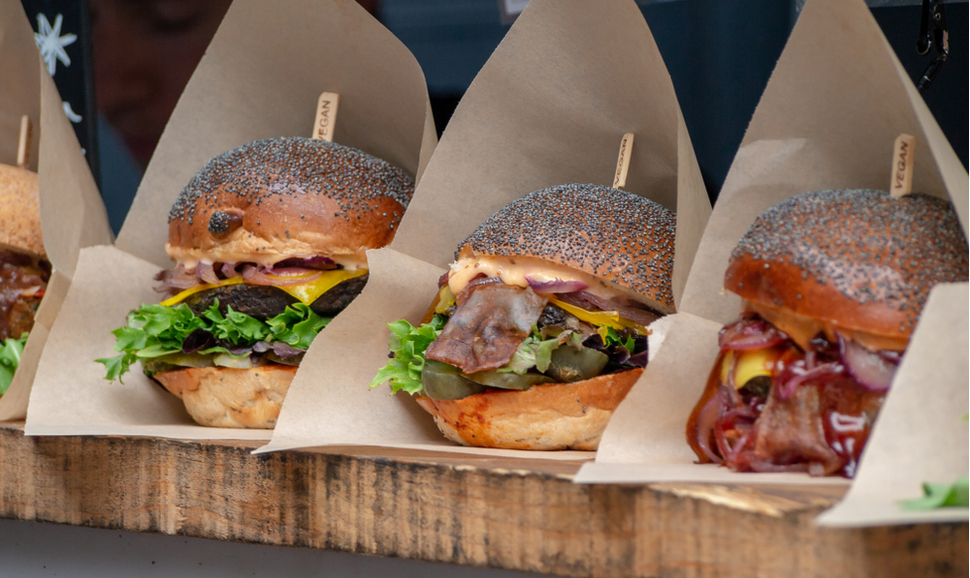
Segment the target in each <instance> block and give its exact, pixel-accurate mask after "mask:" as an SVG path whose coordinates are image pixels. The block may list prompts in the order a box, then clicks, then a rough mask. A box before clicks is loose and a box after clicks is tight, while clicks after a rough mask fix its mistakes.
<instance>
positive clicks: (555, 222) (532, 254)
mask: <svg viewBox="0 0 970 578" xmlns="http://www.w3.org/2000/svg"><path fill="white" fill-rule="evenodd" d="M674 229H675V216H674V214H673V213H671V212H670V211H669V210H667V209H665V208H664V207H662V206H661V205H659V204H657V203H655V202H653V201H650V200H648V199H645V198H643V197H640V196H638V195H635V194H632V193H627V192H624V191H620V190H616V189H611V188H609V187H603V186H596V185H563V186H557V187H553V188H549V189H544V190H540V191H536V192H533V193H530V194H528V195H525V196H524V197H522V198H520V199H518V200H516V201H514V202H512V203H511V204H509V205H507V206H506V207H504V208H503V209H501V210H500V211H498V212H497V213H496V214H494V215H493V216H492V217H490V218H489V219H488V220H487V221H485V222H484V223H483V224H482V225H481V226H480V227H479V228H478V229H477V230H475V232H473V233H472V234H471V235H470V236H469V237H468V238H467V239H465V241H464V242H462V243H461V245H460V246H459V247H458V250H457V252H456V253H455V262H454V263H453V264H452V265H451V268H450V270H449V271H448V273H446V274H445V275H444V276H443V277H442V278H441V280H440V282H439V286H440V287H439V291H438V294H437V296H436V297H435V299H434V300H433V303H432V305H431V308H430V310H429V312H428V315H427V316H426V318H425V320H424V322H423V323H422V324H421V325H419V326H418V327H413V326H412V325H411V324H410V323H408V322H407V321H405V320H401V321H397V322H394V323H390V324H389V327H390V329H391V337H390V349H391V359H390V361H389V363H388V364H387V366H385V367H384V368H382V369H381V370H380V371H379V372H378V374H377V375H376V377H375V378H374V380H373V381H372V383H371V387H372V388H374V387H377V386H379V385H381V384H383V383H384V382H388V383H389V384H390V386H391V389H392V391H393V392H397V391H406V392H408V393H410V394H411V395H413V396H414V397H415V399H416V400H417V402H418V404H419V405H420V406H421V407H422V408H424V410H425V411H427V412H428V413H430V414H431V415H432V416H433V417H434V420H435V423H436V424H437V425H438V428H439V429H440V430H441V432H442V433H443V434H444V436H445V437H446V438H448V439H450V440H452V441H454V442H456V443H459V444H464V445H473V446H483V447H497V448H512V449H534V450H557V449H584V450H591V449H595V448H596V447H597V446H598V444H599V439H600V436H601V435H602V433H603V430H604V429H605V427H606V424H607V423H608V422H609V419H610V417H611V416H612V414H613V411H614V410H615V409H616V407H617V406H618V405H619V404H620V402H621V401H622V400H623V398H624V397H625V396H626V394H627V392H628V391H629V390H630V388H631V387H632V386H633V384H634V383H635V382H636V380H637V378H639V377H640V374H641V373H642V372H643V367H644V366H645V365H646V363H647V356H648V351H647V350H648V339H647V336H648V334H649V332H650V330H649V328H648V326H649V325H650V324H651V323H652V322H653V321H654V320H655V319H657V318H658V317H660V316H662V315H664V314H666V313H669V312H671V311H673V306H674V305H673V294H672V292H671V285H670V274H671V271H672V269H673V257H674Z"/></svg>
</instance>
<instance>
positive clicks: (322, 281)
mask: <svg viewBox="0 0 970 578" xmlns="http://www.w3.org/2000/svg"><path fill="white" fill-rule="evenodd" d="M320 273H321V275H320V277H319V278H318V279H316V280H314V281H310V282H309V283H301V284H299V285H287V286H285V287H280V286H276V285H274V287H276V288H277V289H280V290H282V291H286V292H287V293H289V294H290V295H292V296H293V297H295V298H297V299H299V300H300V302H301V303H303V304H304V305H310V304H312V303H313V302H314V301H316V300H317V299H318V298H319V297H320V296H321V295H323V294H324V293H326V292H327V291H329V290H331V289H333V288H334V287H336V286H337V285H338V284H339V283H342V282H344V281H346V280H347V279H353V278H354V277H360V276H362V275H366V274H367V269H354V270H351V269H331V270H329V271H320ZM314 275H316V271H314V272H313V273H308V274H307V275H305V276H306V277H312V276H314ZM267 277H269V278H271V279H272V278H273V277H274V276H273V275H267ZM279 278H280V279H284V277H279ZM285 278H286V279H292V277H285ZM243 282H244V281H243V278H242V277H232V278H230V279H226V280H224V281H220V282H219V283H208V284H205V285H196V286H195V287H192V288H190V289H186V290H185V291H182V292H181V293H179V294H178V295H175V296H174V297H169V298H168V299H166V300H165V301H162V303H161V304H162V305H165V306H166V307H171V306H172V305H178V304H179V303H181V302H182V301H185V299H187V298H188V297H190V296H191V295H194V294H196V293H198V292H200V291H207V290H209V289H214V288H216V287H225V286H227V285H237V284H239V283H243Z"/></svg>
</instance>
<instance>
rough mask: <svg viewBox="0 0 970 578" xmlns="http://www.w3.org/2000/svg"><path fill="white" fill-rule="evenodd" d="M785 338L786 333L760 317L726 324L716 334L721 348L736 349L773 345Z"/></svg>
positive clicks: (744, 349) (761, 347)
mask: <svg viewBox="0 0 970 578" xmlns="http://www.w3.org/2000/svg"><path fill="white" fill-rule="evenodd" d="M786 339H788V336H787V335H785V334H784V333H782V332H781V331H779V330H778V329H777V328H776V327H775V326H774V325H772V324H770V323H768V322H767V321H765V320H764V319H761V318H760V317H748V318H745V319H742V320H740V321H738V322H737V323H733V324H731V325H728V326H726V327H724V328H723V329H721V331H720V333H718V336H717V340H718V344H719V345H720V346H721V349H734V350H738V351H749V350H752V349H763V348H768V347H773V346H775V345H778V344H779V343H781V342H782V341H784V340H786Z"/></svg>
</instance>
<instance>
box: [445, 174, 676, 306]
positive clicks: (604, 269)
mask: <svg viewBox="0 0 970 578" xmlns="http://www.w3.org/2000/svg"><path fill="white" fill-rule="evenodd" d="M675 229H676V216H675V215H674V213H672V212H671V211H669V210H668V209H666V208H665V207H663V206H662V205H660V204H659V203H655V202H653V201H651V200H649V199H646V198H644V197H641V196H639V195H635V194H633V193H628V192H625V191H621V190H617V189H613V188H610V187H604V186H599V185H575V184H571V185H560V186H556V187H552V188H548V189H542V190H540V191H535V192H532V193H529V194H527V195H525V196H523V197H521V198H519V199H517V200H515V201H513V202H512V203H509V204H508V205H506V206H505V207H504V208H502V209H501V210H499V211H498V212H497V213H495V214H494V215H492V216H491V217H489V219H488V220H486V221H485V222H484V223H482V225H481V226H480V227H478V229H476V230H475V232H473V233H472V234H471V235H469V237H468V238H467V239H465V240H464V241H463V242H462V244H461V245H460V246H459V247H458V251H457V253H456V254H455V259H456V260H461V259H467V258H481V257H532V258H536V259H541V260H544V261H549V262H552V263H557V264H560V265H565V266H567V267H572V268H574V269H578V270H580V271H583V272H585V273H588V274H590V275H593V276H595V277H599V278H602V279H604V280H606V281H610V282H612V283H615V284H616V285H618V286H620V287H622V288H625V289H627V290H629V292H632V293H634V294H636V296H637V297H638V299H639V300H640V301H642V302H644V303H646V304H647V305H649V306H651V307H652V308H654V309H656V310H658V311H660V312H664V313H666V312H670V311H672V310H673V308H674V296H673V292H672V290H671V285H670V274H671V272H672V271H673V268H674V232H675Z"/></svg>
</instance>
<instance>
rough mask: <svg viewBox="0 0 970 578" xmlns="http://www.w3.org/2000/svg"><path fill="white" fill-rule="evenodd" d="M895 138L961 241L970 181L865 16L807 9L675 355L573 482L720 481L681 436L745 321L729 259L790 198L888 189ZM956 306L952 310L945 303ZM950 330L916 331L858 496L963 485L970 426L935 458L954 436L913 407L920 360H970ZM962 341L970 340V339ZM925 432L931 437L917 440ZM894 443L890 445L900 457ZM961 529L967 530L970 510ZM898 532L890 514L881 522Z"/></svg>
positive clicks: (620, 414) (702, 271) (730, 187)
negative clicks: (945, 469) (896, 473)
mask: <svg viewBox="0 0 970 578" xmlns="http://www.w3.org/2000/svg"><path fill="white" fill-rule="evenodd" d="M836 23H837V25H835V24H836ZM847 54H851V55H852V56H851V58H847V57H846V55H847ZM900 133H907V134H911V135H913V136H915V137H916V149H915V150H916V153H915V155H916V156H915V159H916V160H915V162H916V166H915V175H914V178H913V190H915V191H922V192H926V193H929V194H932V195H936V196H938V197H942V198H947V197H948V196H949V197H950V199H951V200H952V201H953V202H954V204H955V206H956V210H957V213H958V215H959V217H960V221H961V224H962V225H963V226H964V231H966V215H967V195H966V191H967V189H968V178H967V172H966V171H965V170H964V169H963V166H962V165H961V164H960V161H959V160H958V158H957V156H956V154H955V153H954V151H953V149H952V147H950V145H949V143H948V142H947V141H946V139H945V138H944V137H943V134H942V132H941V131H940V128H939V126H937V124H936V122H935V120H933V117H932V115H931V114H930V113H929V111H928V110H927V108H926V105H925V104H924V102H923V100H922V98H921V97H920V96H919V95H918V94H917V92H916V90H915V88H914V87H913V84H912V82H911V81H910V79H909V78H908V77H907V76H906V73H905V71H904V70H903V68H902V67H901V66H900V64H899V61H898V60H897V59H896V56H895V54H894V52H893V50H892V48H891V47H890V46H889V44H888V43H887V42H886V40H885V38H884V36H883V35H882V32H881V30H880V29H879V26H878V25H877V23H876V22H875V20H874V19H873V18H872V15H871V14H870V12H869V9H868V8H867V7H866V5H865V3H864V2H862V0H810V1H809V2H808V3H807V4H806V6H805V9H804V10H803V12H802V14H801V16H800V17H799V20H798V22H797V24H796V26H795V29H794V30H793V31H792V35H791V37H790V39H789V41H788V45H787V46H786V48H785V50H784V52H783V53H782V55H781V58H780V59H779V61H778V65H777V67H776V69H775V71H774V74H773V75H772V77H771V80H770V81H769V83H768V86H767V88H766V90H765V93H764V95H763V96H762V99H761V102H760V103H759V105H758V108H757V110H756V112H755V116H754V118H753V119H752V121H751V125H750V126H749V128H748V132H747V134H746V135H745V137H744V140H743V142H742V143H741V148H740V150H739V151H738V153H737V156H736V157H735V160H734V162H733V164H732V166H731V169H730V171H729V173H728V177H727V180H726V181H725V183H724V188H723V190H722V191H721V194H720V197H719V199H718V202H717V205H716V206H715V208H714V212H713V214H712V216H711V220H710V223H709V224H708V227H707V230H706V231H705V232H704V237H703V239H702V240H701V245H700V249H699V250H698V253H697V257H696V259H695V262H694V267H693V268H692V269H691V272H690V276H689V278H688V282H687V287H686V289H685V291H684V297H683V300H682V302H681V308H680V313H678V314H677V315H675V316H674V319H673V320H672V327H671V329H670V333H669V336H668V343H666V344H665V345H664V347H663V348H662V349H661V350H660V352H658V353H657V357H656V360H655V361H654V362H651V364H650V365H649V366H648V368H647V371H646V372H645V373H644V376H643V378H642V379H641V382H640V383H639V384H638V386H637V388H635V389H634V390H633V391H631V393H630V395H629V396H628V398H627V400H626V402H625V403H624V404H623V405H622V406H620V408H619V410H618V411H617V412H616V415H614V417H613V420H612V421H611V422H610V425H609V427H608V428H607V431H606V433H605V434H604V437H603V442H602V443H601V444H600V450H599V453H598V454H597V458H596V459H597V462H596V464H588V465H586V466H584V467H583V469H582V470H581V471H580V473H579V475H578V476H577V480H579V481H582V482H605V481H614V482H620V481H622V482H650V481H656V480H660V479H663V480H670V479H677V480H680V481H712V482H713V481H723V480H724V478H725V475H726V473H725V472H724V471H723V470H724V468H720V467H718V466H714V465H704V466H701V465H691V464H692V463H693V462H694V460H695V459H696V458H695V456H694V455H693V452H692V451H691V450H690V449H689V447H688V446H687V443H686V439H685V429H686V423H687V419H688V416H689V415H690V412H691V410H692V409H693V407H694V404H696V403H697V400H698V399H699V398H700V395H701V392H702V391H703V389H704V386H705V384H706V381H707V377H708V375H709V372H710V369H711V367H712V365H713V361H714V359H715V357H716V354H717V345H716V334H717V330H718V329H719V328H720V327H721V325H722V324H724V323H728V322H731V321H733V320H735V319H737V317H738V314H739V312H740V299H739V298H738V297H737V296H735V295H733V294H729V293H725V292H722V281H723V275H724V270H725V268H726V267H727V263H728V257H729V255H730V252H731V250H732V249H733V248H734V246H735V245H736V243H737V241H738V240H739V239H740V238H741V236H742V235H743V234H744V233H745V231H746V230H747V229H748V227H749V226H750V224H751V223H752V222H753V221H754V219H755V217H757V216H758V215H759V214H760V213H761V212H762V211H764V210H765V209H767V208H768V207H770V206H771V205H774V204H775V203H778V202H780V201H783V200H785V199H787V198H789V197H791V196H793V195H796V194H799V193H802V192H806V191H811V190H819V189H832V188H875V189H883V190H887V189H888V187H889V175H890V167H891V162H892V151H893V142H894V140H895V139H896V137H897V136H898V135H899V134H900ZM947 296H948V297H951V296H950V294H949V293H947ZM942 298H943V297H939V298H938V299H942ZM965 301H966V299H965V298H964V302H965ZM965 308H966V305H965V303H964V310H965ZM965 317H966V315H963V318H965ZM945 321H946V320H945V319H941V318H938V317H935V316H933V315H929V314H927V315H925V316H924V318H923V319H921V320H920V324H919V328H918V330H917V331H916V333H915V335H914V337H913V338H912V340H911V342H910V347H909V350H908V352H907V354H906V356H905V360H904V362H903V366H901V368H900V370H899V372H898V373H897V375H896V378H895V381H894V383H893V385H892V388H891V390H890V393H889V394H888V396H887V398H886V400H885V403H884V406H883V408H882V411H881V413H880V417H879V420H878V422H877V427H876V428H875V431H874V433H873V435H872V437H871V438H870V440H869V443H868V446H867V449H866V451H865V453H864V454H863V456H862V461H861V465H860V469H859V471H858V474H857V477H856V479H855V481H854V482H853V486H852V491H851V495H865V494H866V493H867V492H869V491H870V490H873V491H875V489H876V485H877V484H876V480H874V476H873V475H872V474H870V473H869V472H870V471H876V472H879V471H883V472H888V471H893V470H896V469H900V468H901V469H909V470H910V471H912V472H914V473H913V475H914V476H915V477H919V476H921V475H930V474H932V473H934V472H937V471H939V470H938V468H937V467H936V466H934V465H933V464H935V463H938V462H945V463H947V464H958V467H959V468H962V469H963V471H964V473H965V472H966V467H967V449H966V448H967V436H966V426H965V424H963V434H962V435H961V436H959V437H957V438H954V440H956V441H957V442H959V443H956V444H955V445H957V446H960V447H962V449H961V450H957V449H956V448H953V447H952V446H951V445H932V444H931V443H930V441H931V440H935V439H937V438H938V437H940V435H942V432H944V431H946V432H949V431H950V430H949V428H950V425H943V424H941V423H940V422H939V420H937V421H934V418H933V417H932V415H933V413H932V411H933V410H932V406H931V405H930V404H915V405H908V402H907V401H905V400H906V398H907V396H910V395H913V393H912V392H911V391H909V390H911V389H912V388H914V387H917V386H916V385H912V384H910V380H911V379H913V378H912V377H911V376H913V375H917V374H919V372H924V374H925V375H929V374H928V373H925V372H931V370H932V368H933V365H934V363H936V362H935V361H933V358H931V357H928V356H925V355H924V353H923V352H924V351H925V348H926V347H927V345H926V343H927V341H928V340H932V342H933V343H936V342H944V343H950V345H949V346H947V348H946V351H947V352H948V355H950V356H951V357H950V358H951V359H955V360H962V363H963V364H964V366H965V365H966V359H967V347H966V346H965V345H963V346H960V345H959V340H956V341H953V340H950V339H949V337H944V336H950V335H954V332H959V327H954V326H953V324H952V323H951V324H950V325H947V324H946V323H945ZM962 334H963V339H964V340H965V339H966V335H965V334H966V331H965V330H963V332H962ZM678 339H679V343H677V344H676V346H675V343H674V342H675V341H676V340H678ZM942 345H943V343H939V345H933V346H934V347H936V346H942ZM951 363H952V362H951ZM966 373H967V372H966V370H964V371H963V372H962V374H960V373H959V372H956V373H954V374H953V375H950V374H949V373H947V374H946V376H942V375H941V378H940V379H938V380H937V379H933V380H929V379H920V380H919V382H918V383H919V386H918V387H919V388H920V391H921V392H922V395H924V396H927V397H936V396H940V398H941V399H951V398H952V396H954V395H956V394H957V392H958V391H959V392H962V395H963V398H962V399H964V400H966V387H967V380H966ZM931 374H932V375H937V373H935V372H933V373H931ZM897 397H901V398H903V400H904V401H900V400H897V399H896V398H897ZM966 406H967V404H966V401H964V402H963V403H959V404H958V407H959V408H961V409H960V411H962V412H965V411H966ZM886 423H890V424H893V423H896V424H904V423H905V424H909V425H908V426H907V427H906V428H905V431H907V432H911V433H910V435H909V436H907V439H906V441H905V443H902V442H901V441H900V440H899V439H896V440H895V441H893V440H892V439H891V438H892V437H893V436H892V434H887V433H883V432H885V431H886V430H887V429H890V428H891V427H892V426H886V425H885V424H886ZM916 424H925V427H922V428H915V427H912V426H913V425H916ZM887 444H892V445H893V450H891V451H890V450H889V449H888V448H887ZM927 444H929V445H927ZM647 466H649V467H647ZM924 472H925V473H924ZM731 477H732V479H734V480H736V481H737V480H740V481H741V483H763V481H764V480H767V479H768V476H765V475H763V474H734V475H733V476H731ZM772 477H774V476H772ZM777 480H780V481H781V482H785V481H786V480H787V483H798V484H817V483H823V482H822V480H819V479H814V478H810V477H808V476H807V475H804V474H789V475H786V476H784V477H782V476H778V478H777ZM951 481H952V480H951ZM824 483H832V482H831V481H825V482H824ZM843 483H847V482H843ZM886 483H889V482H888V481H887V482H886ZM892 483H893V484H895V482H892ZM893 487H894V489H897V486H895V485H894V486H893ZM905 489H906V490H907V491H910V492H911V493H912V494H913V497H916V496H918V495H919V492H918V488H917V491H915V492H913V491H912V488H911V487H907V488H905ZM884 513H885V512H884ZM963 516H964V519H965V518H966V510H964V511H963ZM870 519H874V518H870ZM903 519H904V518H893V517H892V515H888V514H887V515H886V516H884V517H883V518H880V521H881V522H882V523H888V522H890V521H902V520H903ZM924 519H928V517H927V518H924ZM859 520H860V519H856V521H859ZM833 523H835V522H833ZM839 523H843V524H851V523H853V518H852V517H851V516H850V515H847V516H846V517H845V518H842V519H841V520H840V522H839Z"/></svg>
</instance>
